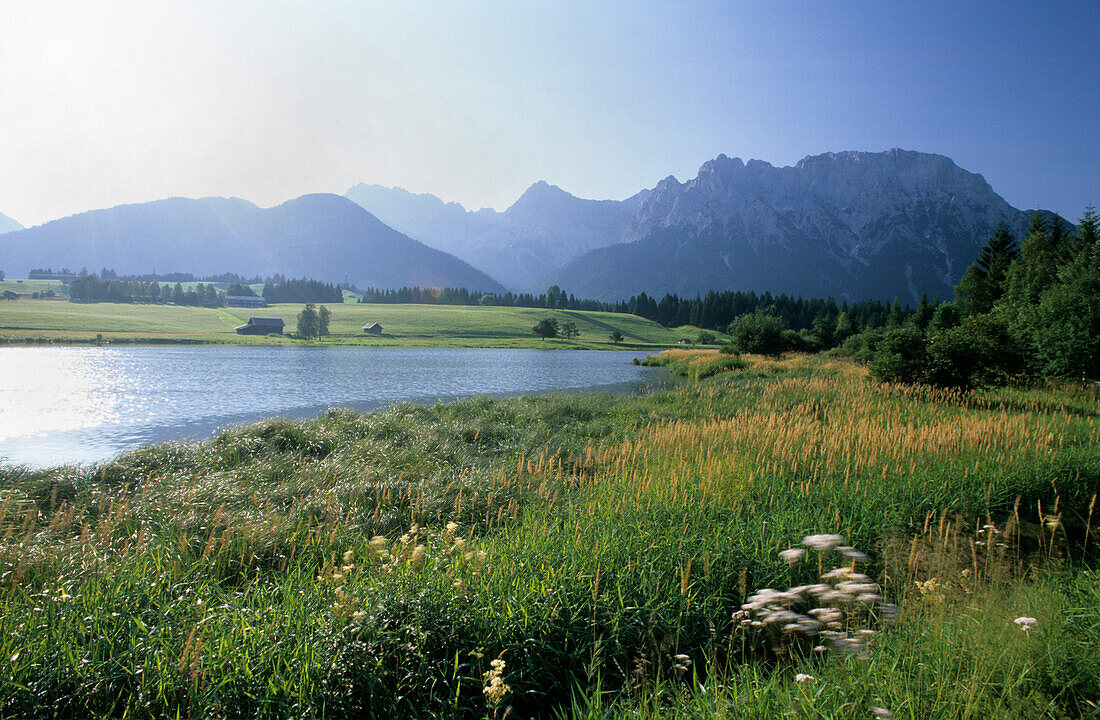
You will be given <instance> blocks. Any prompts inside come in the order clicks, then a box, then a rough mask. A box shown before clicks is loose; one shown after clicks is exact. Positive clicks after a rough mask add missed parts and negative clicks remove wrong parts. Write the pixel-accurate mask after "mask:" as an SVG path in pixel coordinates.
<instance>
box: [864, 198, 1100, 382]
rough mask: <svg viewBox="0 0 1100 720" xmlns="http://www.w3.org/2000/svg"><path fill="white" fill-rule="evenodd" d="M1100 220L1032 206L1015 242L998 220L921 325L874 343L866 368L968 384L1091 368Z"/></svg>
mask: <svg viewBox="0 0 1100 720" xmlns="http://www.w3.org/2000/svg"><path fill="white" fill-rule="evenodd" d="M1098 359H1100V218H1098V217H1097V215H1096V211H1095V209H1094V208H1093V207H1092V206H1089V207H1088V208H1086V210H1085V213H1084V216H1083V217H1082V218H1081V220H1080V222H1079V223H1078V225H1077V227H1076V228H1069V227H1067V226H1066V224H1065V222H1064V221H1063V220H1062V219H1061V218H1059V217H1057V216H1054V217H1050V216H1049V215H1047V216H1044V214H1042V213H1040V212H1036V213H1035V214H1034V215H1033V216H1032V219H1031V223H1030V225H1029V226H1028V228H1027V231H1026V232H1025V234H1024V238H1023V241H1022V242H1021V243H1018V242H1017V239H1016V238H1015V237H1014V236H1013V234H1012V232H1011V231H1010V230H1009V229H1008V228H1007V227H1005V226H1004V225H1003V224H1002V225H1001V226H999V227H998V228H997V229H996V231H995V232H994V233H993V234H992V236H990V237H989V239H988V240H987V241H986V243H985V245H984V247H983V248H982V250H981V253H980V255H979V256H978V259H977V260H976V261H975V262H974V263H973V264H972V265H971V266H970V267H969V268H968V269H967V271H966V274H965V275H964V276H963V278H962V280H961V281H960V282H959V284H958V286H957V287H956V288H955V299H954V302H953V303H950V304H944V305H942V306H941V307H939V308H937V309H936V311H935V312H934V313H933V314H932V316H931V318H930V319H929V320H928V322H927V323H924V322H920V321H918V320H917V319H914V321H913V322H909V323H906V324H905V325H903V326H900V327H897V328H894V329H892V330H891V331H890V332H887V333H885V334H884V335H883V336H882V337H881V338H880V339H879V340H878V341H877V342H875V343H874V349H873V356H872V359H871V371H872V373H873V374H874V375H875V376H876V377H878V378H880V379H882V380H889V381H895V382H915V383H927V384H933V385H940V386H945V387H963V388H965V387H972V386H977V385H994V384H1003V383H1009V382H1020V381H1024V382H1027V381H1029V380H1033V379H1038V378H1065V379H1077V380H1088V379H1090V378H1096V377H1097V376H1098V375H1100V367H1098Z"/></svg>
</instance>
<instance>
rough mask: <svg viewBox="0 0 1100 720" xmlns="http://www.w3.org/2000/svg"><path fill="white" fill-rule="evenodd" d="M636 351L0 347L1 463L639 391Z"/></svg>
mask: <svg viewBox="0 0 1100 720" xmlns="http://www.w3.org/2000/svg"><path fill="white" fill-rule="evenodd" d="M630 360H631V356H630V355H629V354H628V353H621V352H607V351H583V350H576V351H566V350H487V349H473V348H369V347H367V348H364V347H360V348H351V347H343V348H341V347H329V348H324V347H248V346H245V347H233V346H218V347H187V346H183V347H91V348H75V347H47V348H37V347H35V348H0V460H6V461H7V462H11V463H19V464H27V465H37V466H46V465H58V464H68V463H81V462H93V461H98V460H105V459H108V458H110V457H112V456H114V455H116V454H118V453H120V452H123V451H125V450H128V449H132V448H134V447H137V446H139V445H141V444H144V443H151V442H164V441H171V440H179V439H192V438H204V437H209V436H210V435H211V433H213V432H214V431H216V430H217V428H219V427H224V426H225V425H228V424H232V423H241V422H251V421H255V420H260V419H263V418H266V417H272V416H284V417H312V416H314V415H316V414H317V413H318V412H319V411H321V410H323V409H324V408H326V407H330V406H346V407H353V408H357V409H360V410H367V409H373V408H377V407H380V406H383V405H387V404H391V403H394V402H397V401H400V400H415V401H425V402H428V401H432V400H435V399H446V398H454V397H460V396H463V395H475V394H495V395H508V394H517V393H538V392H546V391H552V390H570V389H580V388H622V389H627V388H634V387H639V386H641V385H643V384H645V383H647V382H654V381H658V380H660V379H662V378H664V377H665V374H664V373H663V372H662V371H660V370H658V369H656V368H645V367H638V366H636V365H633V364H632V363H631V361H630Z"/></svg>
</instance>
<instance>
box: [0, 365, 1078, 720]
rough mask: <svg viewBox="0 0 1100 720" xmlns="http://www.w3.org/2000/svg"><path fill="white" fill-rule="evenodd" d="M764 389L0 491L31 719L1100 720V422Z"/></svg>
mask: <svg viewBox="0 0 1100 720" xmlns="http://www.w3.org/2000/svg"><path fill="white" fill-rule="evenodd" d="M714 355H715V354H714V353H711V354H709V355H706V356H704V357H703V360H702V362H701V365H708V364H710V363H712V362H715V361H714V359H713V356H714ZM742 359H743V360H744V363H743V367H742V368H740V369H738V368H733V367H727V368H726V372H723V373H721V374H719V375H717V376H715V377H712V378H710V379H708V380H704V381H701V382H689V383H684V384H681V385H678V386H676V387H674V388H671V389H669V388H664V389H661V390H659V391H657V392H655V393H654V394H650V395H641V396H630V397H628V396H612V395H596V394H577V395H547V396H539V397H519V398H507V399H494V398H489V397H478V398H468V399H464V400H459V401H456V402H453V403H438V404H435V405H432V406H423V405H415V404H401V405H398V406H396V407H394V408H391V409H388V410H385V411H381V412H376V413H365V414H363V413H356V412H352V411H348V410H339V409H333V410H329V411H326V412H325V413H323V414H322V415H321V416H320V417H319V418H317V419H315V420H305V421H287V420H268V421H265V422H262V423H258V424H255V425H250V426H246V427H239V428H233V429H230V430H227V431H226V432H224V433H223V434H221V435H219V436H218V437H216V438H214V439H212V440H210V441H208V442H205V443H202V444H181V443H176V444H166V445H160V446H152V447H146V448H143V449H140V450H137V451H135V452H133V453H129V454H127V455H124V456H122V457H120V458H117V459H115V460H113V461H110V462H106V463H103V464H100V465H96V466H89V467H58V468H50V469H45V470H27V469H23V468H18V467H11V466H9V465H3V464H0V716H4V717H57V718H67V717H129V718H160V717H255V718H359V717H374V718H417V717H424V718H428V717H431V718H437V717H441V718H470V719H471V720H478V719H481V718H493V719H494V720H502V719H503V718H504V717H512V718H531V717H537V718H554V717H561V718H566V717H570V718H592V719H593V720H596V719H597V718H599V719H601V720H602V719H604V718H613V719H614V718H622V719H623V720H626V719H627V718H632V719H653V720H656V719H657V718H700V719H702V718H729V719H730V720H734V719H738V720H739V719H741V718H753V719H758V720H767V719H770V718H785V717H791V718H817V719H821V718H826V719H829V720H841V719H844V720H848V719H851V720H857V719H865V720H873V719H874V718H876V717H887V715H884V714H883V713H884V712H888V713H890V714H889V717H895V718H907V719H908V720H918V719H926V718H938V719H940V720H954V719H958V720H964V719H974V720H977V719H979V718H980V719H983V720H984V719H986V718H997V719H1003V720H1018V719H1019V718H1086V717H1096V710H1097V702H1098V699H1100V574H1098V573H1097V571H1096V568H1097V562H1098V560H1100V554H1098V553H1097V550H1096V542H1097V537H1096V533H1097V532H1098V531H1100V527H1098V525H1100V522H1098V521H1100V517H1098V516H1100V508H1097V507H1096V493H1097V491H1100V403H1098V401H1097V398H1096V396H1095V394H1094V393H1091V392H1090V391H1088V390H1082V389H1080V388H1075V387H1072V386H1049V387H1041V388H1034V389H999V390H992V391H989V390H986V391H975V392H968V393H961V392H957V391H945V390H935V389H931V388H926V387H911V386H898V385H888V384H879V383H874V382H870V381H869V380H868V377H867V373H866V371H865V369H863V368H862V367H860V366H858V365H855V364H853V363H851V362H847V361H839V360H829V359H824V358H820V357H817V358H815V357H805V356H795V357H790V358H786V359H781V360H765V359H762V358H755V357H752V356H744V357H743V358H742ZM672 362H673V363H674V364H676V365H678V366H681V367H683V368H684V369H686V370H688V371H691V370H692V369H693V368H695V367H696V364H695V362H694V361H693V360H692V359H691V358H690V357H688V356H685V355H683V354H678V355H676V356H674V359H673V360H672ZM1093 528H1097V530H1093ZM830 534H838V535H840V536H843V538H844V540H843V541H841V540H838V539H835V538H832V539H831V538H829V537H828V535H830ZM808 536H809V537H808ZM838 542H846V543H847V544H848V545H851V546H852V547H851V548H849V547H846V546H844V547H840V548H835V549H832V550H830V549H828V548H829V547H831V546H832V545H835V544H836V543H838ZM807 548H808V552H806V556H805V557H804V558H802V559H799V558H798V557H792V558H791V559H790V560H789V561H784V559H781V557H780V555H779V553H780V552H781V551H783V552H785V551H788V550H794V551H795V555H797V554H798V552H797V551H798V550H799V549H801V550H802V551H806V550H807ZM815 548H816V549H815ZM853 548H854V549H853ZM861 553H867V555H868V557H862V556H861ZM856 573H865V574H866V577H863V576H861V575H859V574H856ZM766 589H771V592H772V594H771V595H770V596H769V597H771V600H770V601H768V603H761V602H756V605H755V606H754V605H753V604H752V603H753V602H754V601H753V600H752V598H753V596H754V594H755V593H758V592H760V591H764V590H766ZM777 593H778V594H777ZM811 596H813V597H815V598H817V599H816V600H814V601H813V603H811V602H810V601H809V600H808V598H810V597H811ZM884 601H885V602H887V603H890V604H892V605H893V606H894V608H895V609H894V610H892V611H891V609H890V607H889V606H888V605H884V604H883V602H884ZM746 602H749V603H750V604H749V606H748V608H747V609H743V604H745V603H746ZM814 605H816V607H815V606H814ZM754 607H755V609H753V608H754ZM815 613H821V614H819V615H815ZM811 616H813V617H817V618H820V620H814V619H811ZM795 621H797V622H795ZM815 623H816V625H815ZM827 623H828V624H827ZM1025 628H1026V629H1025ZM818 648H820V650H819V649H818ZM494 661H499V662H497V665H496V666H495V667H494V666H493V665H492V663H493V662H494ZM494 678H495V679H494Z"/></svg>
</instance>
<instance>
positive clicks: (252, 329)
mask: <svg viewBox="0 0 1100 720" xmlns="http://www.w3.org/2000/svg"><path fill="white" fill-rule="evenodd" d="M285 325H286V323H284V322H283V319H282V318H262V317H250V318H248V322H246V323H245V324H244V325H241V326H240V327H238V328H237V334H238V335H269V334H272V333H274V334H276V335H282V334H283V327H284V326H285Z"/></svg>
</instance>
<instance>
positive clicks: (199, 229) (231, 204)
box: [0, 194, 502, 292]
mask: <svg viewBox="0 0 1100 720" xmlns="http://www.w3.org/2000/svg"><path fill="white" fill-rule="evenodd" d="M39 266H52V267H55V268H56V267H61V266H67V267H69V268H72V269H74V270H76V269H79V268H81V267H86V268H88V270H90V271H98V270H99V269H100V268H102V267H107V268H112V269H114V270H116V271H117V272H119V273H146V272H152V271H154V270H157V271H160V272H192V273H195V274H196V275H203V274H213V273H222V272H238V273H241V274H244V275H255V274H260V275H272V274H275V273H282V274H284V275H288V276H293V277H303V276H305V277H311V278H315V279H318V280H326V281H329V282H340V281H343V280H345V279H347V280H349V281H351V282H352V283H354V284H356V285H359V286H363V287H367V286H376V287H385V288H390V287H398V286H402V285H421V286H437V285H449V286H453V287H466V288H470V289H483V290H489V291H494V292H499V291H501V290H502V288H501V287H500V285H499V284H498V283H496V282H495V281H493V280H492V279H491V278H489V277H488V276H486V275H485V274H484V273H481V272H479V271H477V270H476V269H474V268H472V267H470V266H469V265H467V264H466V263H464V262H462V261H461V260H458V259H457V258H454V257H452V256H450V255H448V254H446V253H443V252H441V251H438V250H434V249H432V248H429V247H427V246H426V245H424V244H423V243H419V242H417V241H415V240H412V239H410V238H408V237H406V236H405V235H402V234H401V233H399V232H397V231H396V230H394V229H393V228H390V227H387V226H386V225H384V224H383V223H382V222H380V221H379V220H378V219H377V218H376V217H374V216H373V215H371V214H370V213H368V212H367V211H365V210H363V209H362V208H361V207H359V206H358V205H356V204H355V203H353V202H351V201H349V200H347V199H345V198H342V197H340V196H338V195H329V194H318V195H305V196H302V197H300V198H297V199H295V200H290V201H288V202H285V203H283V204H282V205H278V206H276V207H273V208H267V209H262V208H259V207H257V206H256V205H253V204H252V203H250V202H247V201H245V200H239V199H236V198H228V199H227V198H202V199H198V200H195V199H189V198H170V199H167V200H158V201H155V202H149V203H141V204H135V205H121V206H118V207H114V208H109V209H104V210H93V211H91V212H86V213H81V214H79V215H73V216H71V217H67V218H62V219H60V220H54V221H53V222H49V223H46V224H44V225H40V226H37V227H34V228H30V229H27V230H21V231H18V232H14V233H8V234H6V235H5V236H3V238H2V239H0V269H3V270H5V271H6V272H7V273H8V274H9V275H21V274H24V273H26V272H27V271H28V270H29V269H30V268H32V267H39Z"/></svg>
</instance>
